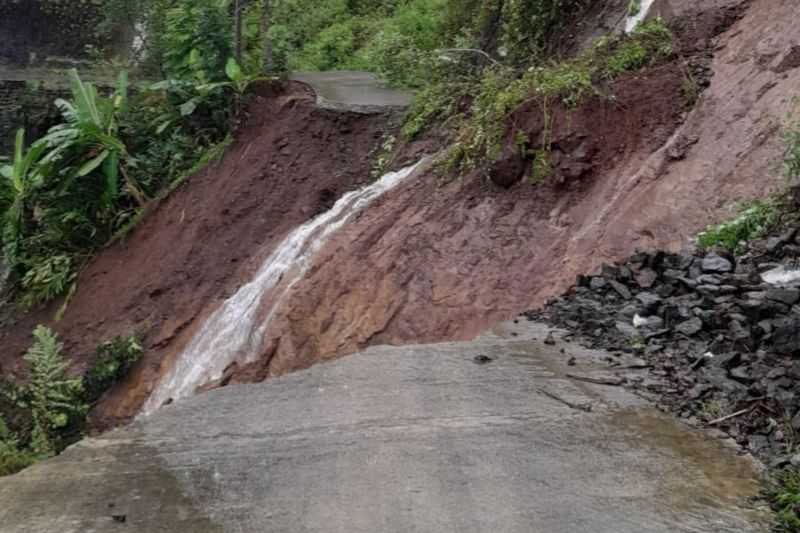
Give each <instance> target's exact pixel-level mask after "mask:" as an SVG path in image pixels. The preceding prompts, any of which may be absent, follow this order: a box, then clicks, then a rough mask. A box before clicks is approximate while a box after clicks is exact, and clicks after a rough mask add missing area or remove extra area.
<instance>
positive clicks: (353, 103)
mask: <svg viewBox="0 0 800 533" xmlns="http://www.w3.org/2000/svg"><path fill="white" fill-rule="evenodd" d="M291 79H292V80H294V81H300V82H303V83H305V84H307V85H310V86H311V88H312V89H314V92H315V93H316V95H317V102H318V104H319V105H320V106H321V107H325V108H329V109H337V110H340V111H355V112H359V113H381V112H384V111H386V110H389V109H403V108H405V107H407V106H408V105H409V103H410V102H411V95H410V94H409V93H406V92H403V91H398V90H396V89H391V88H389V87H386V86H385V85H384V84H383V83H382V82H381V81H380V80H378V78H377V77H376V76H375V75H374V74H370V73H369V72H352V71H339V72H295V73H293V74H292V76H291Z"/></svg>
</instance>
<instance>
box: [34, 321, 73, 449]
mask: <svg viewBox="0 0 800 533" xmlns="http://www.w3.org/2000/svg"><path fill="white" fill-rule="evenodd" d="M33 337H34V343H33V345H32V346H31V347H30V349H29V350H28V352H27V353H26V354H25V357H24V359H25V361H27V362H28V363H29V364H30V381H29V383H28V384H27V385H26V387H25V389H24V392H23V398H24V400H23V401H22V402H21V406H22V407H25V408H29V409H30V410H31V414H32V418H33V430H32V432H31V446H30V447H31V450H32V451H33V452H34V453H35V454H36V455H43V456H47V455H52V454H53V453H54V452H55V451H56V443H55V442H54V438H55V433H56V432H57V431H58V430H63V429H64V428H66V427H67V426H68V425H69V423H70V421H71V420H73V419H74V418H76V417H82V416H84V415H85V414H86V410H87V407H86V405H85V404H84V403H83V402H82V401H81V397H82V395H83V384H82V382H81V380H80V379H76V378H70V377H69V376H68V375H67V366H68V364H67V362H66V361H65V360H64V356H63V354H62V344H61V343H59V342H58V338H57V337H56V335H55V334H54V333H53V332H52V331H51V330H50V329H48V328H46V327H44V326H38V327H37V328H36V329H35V330H34V331H33Z"/></svg>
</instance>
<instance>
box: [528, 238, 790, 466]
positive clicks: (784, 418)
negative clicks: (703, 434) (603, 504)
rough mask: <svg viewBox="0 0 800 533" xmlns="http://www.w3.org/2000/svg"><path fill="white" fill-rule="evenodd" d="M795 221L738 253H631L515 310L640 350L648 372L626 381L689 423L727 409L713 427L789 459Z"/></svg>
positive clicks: (610, 346) (602, 342)
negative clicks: (539, 304)
mask: <svg viewBox="0 0 800 533" xmlns="http://www.w3.org/2000/svg"><path fill="white" fill-rule="evenodd" d="M798 226H800V224H799V223H797V222H793V223H791V224H790V225H789V226H788V229H787V228H786V227H785V228H783V229H782V230H780V231H778V232H776V233H775V234H774V235H771V236H770V237H769V238H767V239H762V240H759V241H755V242H754V243H751V245H750V248H749V250H748V252H747V253H745V254H743V255H741V256H739V257H732V256H723V255H720V254H717V253H715V252H709V253H707V254H696V255H689V254H684V255H675V254H669V253H664V252H651V253H637V254H635V255H633V256H631V257H630V258H629V259H628V260H626V261H625V262H623V263H620V264H616V265H604V266H603V267H602V269H601V271H600V272H599V273H598V275H595V276H580V277H579V278H578V285H577V287H575V288H574V289H573V290H572V291H571V292H569V293H568V294H567V295H565V296H563V297H560V298H558V299H556V300H554V301H552V302H550V303H549V304H548V305H547V307H546V308H545V309H544V310H543V311H541V312H538V311H533V312H528V313H526V315H527V316H528V318H529V319H531V320H542V319H544V320H547V321H549V322H551V323H554V324H557V325H559V326H561V327H564V328H566V329H568V330H569V331H572V332H574V333H576V334H578V335H580V336H581V337H583V338H584V339H587V340H588V341H589V343H590V344H591V345H592V346H593V347H602V348H604V349H607V350H611V351H618V352H627V353H631V352H632V353H636V354H639V355H641V356H643V357H644V358H645V360H646V361H647V364H649V365H652V367H653V369H654V370H653V372H652V373H651V377H650V378H647V379H644V378H642V377H634V378H631V381H632V384H633V386H634V387H636V388H640V389H642V390H644V391H647V392H649V393H655V394H657V395H658V397H660V400H661V402H662V403H663V404H665V405H667V406H669V407H670V408H672V409H673V410H676V411H677V412H679V413H680V414H681V415H682V416H683V417H685V418H690V419H692V420H698V419H702V420H703V421H704V422H713V419H722V417H724V416H726V415H731V414H734V413H738V416H734V417H732V418H730V419H727V420H725V419H722V420H719V422H717V423H716V424H715V425H717V426H718V427H720V428H722V429H725V430H727V431H728V432H729V433H730V434H731V435H732V436H734V437H736V438H737V440H738V441H739V442H740V444H742V445H744V446H748V447H749V448H750V450H751V451H752V452H754V453H756V454H759V455H761V456H762V457H766V458H768V459H770V460H771V461H772V463H773V464H781V462H788V461H789V459H790V457H789V456H784V455H783V454H785V453H787V452H789V453H791V452H792V450H791V444H792V438H791V434H792V433H793V432H794V431H796V430H798V429H800V385H799V383H800V363H798V357H800V305H797V304H798V302H800V267H798V258H800V238H798ZM616 355H618V356H619V355H621V353H617V354H616ZM609 362H610V364H611V365H612V366H619V364H618V363H617V362H616V360H615V359H613V358H611V359H610V361H609ZM769 419H772V420H773V422H769ZM790 421H791V422H790Z"/></svg>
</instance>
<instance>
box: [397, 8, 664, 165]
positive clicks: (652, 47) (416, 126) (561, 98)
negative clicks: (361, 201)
mask: <svg viewBox="0 0 800 533" xmlns="http://www.w3.org/2000/svg"><path fill="white" fill-rule="evenodd" d="M671 55H672V34H671V32H670V31H669V29H668V28H667V27H666V25H665V24H664V23H663V22H662V21H661V20H660V19H655V20H652V21H649V22H647V23H644V24H642V25H640V26H639V27H638V28H637V29H636V30H635V31H634V32H633V33H632V34H631V35H630V36H616V37H604V38H601V39H599V40H598V41H597V42H595V43H594V45H593V46H591V47H590V48H589V49H587V50H586V51H585V52H583V53H582V54H580V55H578V56H577V57H575V58H572V59H568V60H565V61H561V62H553V63H549V64H541V65H538V66H533V67H530V68H528V69H527V70H526V71H525V72H524V73H523V74H522V75H520V74H519V73H518V71H517V70H516V69H514V68H511V67H507V66H505V65H494V66H492V67H490V68H488V69H487V70H486V71H485V72H484V73H483V75H482V76H481V77H480V78H479V79H478V80H477V81H476V82H475V84H474V85H472V86H469V85H467V86H466V88H464V89H462V90H461V91H459V90H455V91H452V90H450V91H448V88H449V85H448V84H442V86H441V87H440V88H438V89H434V88H431V89H429V90H428V91H427V92H426V93H423V94H422V95H421V96H420V98H418V99H417V101H416V102H415V104H414V105H413V106H412V109H411V111H410V113H409V118H408V120H407V122H406V126H405V128H404V133H405V134H406V135H407V136H408V137H409V138H413V137H414V136H415V135H417V134H419V133H420V132H421V131H424V129H425V128H426V127H427V126H428V125H429V124H431V123H432V122H433V119H437V120H442V119H443V117H446V115H445V113H447V112H452V110H455V109H457V108H458V102H459V99H462V100H463V99H464V98H465V97H466V98H467V99H469V100H471V106H470V110H469V113H468V118H466V119H465V120H463V122H462V124H461V126H460V128H458V133H457V136H456V141H455V144H454V145H453V147H452V149H451V152H450V156H449V159H448V166H449V167H450V169H451V170H455V171H458V172H465V171H469V170H472V169H476V168H481V167H485V166H487V165H488V164H490V163H491V162H492V161H494V160H496V159H497V158H498V157H499V156H500V152H501V150H502V146H503V141H504V139H505V136H506V134H507V132H508V120H509V118H510V116H511V114H512V113H513V112H514V111H516V110H518V109H519V108H520V107H521V106H523V105H526V104H530V105H534V106H536V107H537V108H538V110H539V111H540V112H541V114H542V118H543V123H544V127H543V130H542V137H541V138H540V139H527V138H517V139H515V142H516V144H517V149H518V150H520V151H523V152H525V151H530V153H529V154H527V155H532V156H533V168H532V169H531V178H532V180H534V181H541V180H542V179H544V178H545V177H546V176H547V175H548V174H549V171H550V170H549V169H550V164H549V152H550V149H551V141H552V139H551V133H552V130H553V128H554V120H555V118H554V117H555V112H554V111H555V109H556V107H557V106H558V107H561V108H565V109H567V110H571V109H575V108H576V107H577V106H578V105H579V104H580V103H581V102H583V101H584V100H585V99H586V98H588V97H591V96H603V94H604V89H603V88H604V85H605V84H607V83H608V82H610V81H612V80H614V79H616V78H617V77H619V76H621V75H623V74H625V73H627V72H631V71H635V70H638V69H641V68H644V67H646V66H650V65H654V64H657V63H659V62H661V61H664V60H665V59H667V58H669V57H670V56H671ZM442 104H443V105H442ZM520 133H521V132H517V134H520Z"/></svg>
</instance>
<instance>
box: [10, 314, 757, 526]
mask: <svg viewBox="0 0 800 533" xmlns="http://www.w3.org/2000/svg"><path fill="white" fill-rule="evenodd" d="M546 331H547V330H546V329H544V328H543V327H541V326H538V325H535V324H528V323H520V324H505V325H502V326H500V327H498V328H496V329H495V330H494V332H492V333H489V334H487V335H485V336H484V337H482V338H481V339H479V340H477V341H475V342H471V343H451V344H441V345H433V346H418V347H401V348H393V347H376V348H371V349H368V350H366V351H365V352H363V353H360V354H357V355H354V356H351V357H347V358H344V359H341V360H338V361H335V362H331V363H327V364H321V365H318V366H316V367H314V368H312V369H310V370H307V371H303V372H298V373H296V374H293V375H289V376H286V377H283V378H278V379H274V380H272V381H269V382H267V383H263V384H258V385H249V386H237V387H228V388H225V389H220V390H217V391H212V392H210V393H208V394H204V395H201V396H196V397H194V398H190V399H188V400H185V401H181V402H177V403H175V404H173V405H170V406H167V407H165V408H162V409H161V410H159V411H158V412H156V413H155V414H154V415H152V416H150V417H148V418H145V419H142V420H139V421H138V422H137V423H135V424H133V425H132V426H130V427H127V428H123V429H120V430H117V431H115V432H112V433H110V434H107V435H105V436H103V437H101V438H97V439H90V440H86V441H84V442H83V443H80V444H79V445H76V446H74V447H72V448H70V449H69V450H67V451H66V452H65V453H64V454H62V455H61V456H60V457H58V458H55V459H53V460H50V461H47V462H44V463H42V464H39V465H37V466H34V467H32V468H30V469H28V470H26V471H24V472H22V473H20V474H18V475H16V476H13V477H10V478H4V479H2V480H0V531H2V532H3V533H12V532H13V533H23V532H25V533H40V532H59V533H73V532H74V533H88V532H103V533H104V532H120V531H127V532H142V533H144V532H147V533H153V532H170V533H184V532H185V533H189V532H191V533H205V532H232V533H233V532H235V533H239V532H254V533H255V532H259V533H261V532H291V533H300V532H341V533H345V532H346V533H353V532H365V533H366V532H369V533H377V532H410V531H419V532H459V533H465V532H475V533H478V532H481V533H485V532H498V533H499V532H520V533H522V532H525V533H590V532H591V533H648V532H652V533H656V532H658V533H667V532H669V533H677V532H686V533H689V532H692V533H725V532H730V533H734V532H735V533H748V532H757V531H764V528H763V527H761V526H759V525H758V521H759V519H760V518H763V517H761V516H759V515H758V514H757V513H756V512H755V511H752V510H747V507H746V499H747V498H748V497H750V496H753V495H755V494H756V492H757V490H758V484H757V482H756V480H755V474H754V471H753V469H752V465H751V463H750V462H749V461H748V460H746V459H743V458H740V457H737V456H736V454H735V453H734V452H732V451H731V450H729V449H727V448H725V447H724V446H723V445H722V444H721V442H720V441H717V440H714V439H711V438H708V437H705V436H702V435H700V434H699V433H696V432H693V431H690V430H688V429H686V428H685V427H683V426H681V425H679V424H678V423H676V422H675V421H673V420H672V419H671V418H669V417H667V416H664V415H661V414H659V413H657V412H655V411H654V410H653V409H652V408H650V407H648V406H647V405H646V404H645V403H644V402H642V401H641V400H640V399H638V398H637V397H635V396H633V395H631V394H630V393H628V392H626V391H625V390H624V389H622V388H620V387H613V386H604V385H594V384H589V383H586V382H583V381H578V380H575V379H572V378H568V377H566V376H565V374H566V373H567V372H571V373H576V374H581V375H584V376H598V375H604V374H603V372H605V371H604V368H605V366H604V365H603V364H601V362H600V361H599V359H601V358H602V357H604V356H605V354H602V353H599V352H592V351H588V350H584V349H581V348H578V347H577V346H575V345H571V344H567V343H565V342H561V341H559V342H558V343H557V344H556V345H555V346H547V345H545V344H543V343H542V342H540V339H543V338H544V337H545V334H546ZM537 339H539V340H537ZM561 349H564V350H565V351H566V355H565V354H562V353H560V350H561ZM482 355H483V356H489V357H491V358H492V359H493V360H492V361H491V362H488V363H485V364H478V363H476V362H475V358H476V356H482ZM568 356H575V357H576V358H577V361H578V364H577V365H576V366H572V367H567V366H566V365H565V361H566V359H567V357H568ZM586 409H591V410H590V411H587V410H586ZM114 517H116V519H115V518H114ZM123 520H124V523H123Z"/></svg>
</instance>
